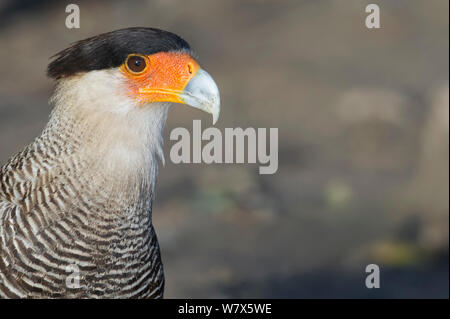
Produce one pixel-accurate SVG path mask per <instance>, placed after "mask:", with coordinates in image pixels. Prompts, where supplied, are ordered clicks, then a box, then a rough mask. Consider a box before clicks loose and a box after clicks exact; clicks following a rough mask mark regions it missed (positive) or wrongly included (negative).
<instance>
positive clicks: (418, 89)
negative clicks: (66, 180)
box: [0, 0, 449, 298]
mask: <svg viewBox="0 0 450 319" xmlns="http://www.w3.org/2000/svg"><path fill="white" fill-rule="evenodd" d="M69 3H71V2H68V1H38V0H35V1H33V0H27V1H25V0H22V1H17V0H0V75H1V76H0V162H1V163H2V164H3V163H5V162H6V161H7V160H8V158H9V157H10V156H12V155H13V154H14V153H16V152H18V151H19V150H21V149H22V148H23V147H24V146H25V145H26V144H28V143H29V142H31V141H32V139H33V138H34V137H35V136H37V135H38V134H39V133H40V131H41V130H42V128H43V127H44V125H45V123H46V121H47V119H48V115H49V112H50V107H49V105H48V103H47V101H48V98H49V96H50V94H51V92H52V89H53V85H54V83H53V82H52V81H51V80H50V79H48V78H46V76H45V71H46V67H47V64H48V63H49V57H50V56H52V55H53V54H55V53H56V52H58V51H60V50H61V49H64V48H66V47H67V46H68V45H69V44H70V43H71V42H74V41H77V40H80V39H83V38H86V37H88V36H92V35H96V34H99V33H103V32H107V31H111V30H114V29H119V28H123V27H130V26H152V27H158V28H162V29H166V30H169V31H172V32H175V33H177V34H179V35H181V36H182V37H184V38H185V39H186V40H187V41H188V42H189V43H190V44H191V46H192V47H193V48H194V50H195V52H196V53H197V55H198V56H199V61H200V63H201V65H202V66H203V67H204V68H205V69H206V70H208V72H209V73H210V74H212V76H213V77H214V79H215V80H216V82H217V84H218V86H219V88H220V90H221V97H222V113H221V118H220V120H219V122H218V127H219V128H220V129H221V130H222V132H224V128H225V127H243V128H246V127H254V128H257V127H278V128H279V169H278V172H277V173H276V174H274V175H259V173H258V165H245V164H242V165H241V164H227V165H226V164H213V165H206V164H182V165H175V164H173V163H171V162H170V160H169V156H168V155H169V150H170V147H171V146H172V145H173V143H174V142H172V141H170V140H169V133H170V131H171V130H172V129H173V128H175V127H180V126H181V127H186V128H188V129H189V130H191V129H192V120H193V119H202V120H203V128H205V127H207V126H209V125H210V123H211V119H210V117H209V116H208V115H206V114H202V113H201V112H200V111H196V110H194V109H192V108H187V107H183V106H181V105H177V106H176V107H173V108H172V109H171V112H170V115H169V119H168V122H167V126H166V129H165V142H166V145H165V153H166V162H167V163H166V166H165V167H161V169H160V173H159V180H158V185H157V198H156V203H155V206H154V210H153V219H154V224H155V228H156V231H157V233H158V236H159V240H160V245H161V249H162V257H163V262H164V265H165V273H166V294H165V295H166V297H168V298H174V297H178V298H213V297H223V298H228V297H235V298H419V297H425V298H429V297H440V298H448V297H449V278H448V275H449V267H448V261H449V259H448V258H449V256H448V251H449V250H448V249H449V247H448V244H449V237H448V232H449V82H448V79H449V73H448V72H449V63H448V62H449V59H448V54H449V2H448V1H446V0H429V1H421V0H414V1H413V0H396V1H388V0H376V1H362V0H361V1H360V0H320V1H299V0H297V1H295V0H291V1H290V0H279V1H268V0H245V1H242V0H239V1H238V0H227V1H215V0H210V1H199V0H194V1H182V0H155V1H81V0H78V1H76V2H75V3H76V4H78V5H79V6H80V10H81V28H80V29H67V28H66V27H65V19H66V16H67V15H68V14H67V13H65V8H66V6H67V5H68V4H69ZM369 3H376V4H378V5H379V6H380V9H381V29H367V28H366V27H365V18H366V16H367V13H365V7H366V5H367V4H369ZM371 263H375V264H377V265H379V266H380V269H381V288H380V289H367V288H366V287H365V278H366V275H367V274H366V273H365V267H366V265H368V264H371Z"/></svg>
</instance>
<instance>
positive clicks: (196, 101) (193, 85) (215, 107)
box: [179, 69, 220, 125]
mask: <svg viewBox="0 0 450 319" xmlns="http://www.w3.org/2000/svg"><path fill="white" fill-rule="evenodd" d="M179 97H180V99H181V100H182V101H183V103H185V104H187V105H190V106H192V107H195V108H197V109H200V110H202V111H205V112H207V113H210V114H212V117H213V125H214V124H216V122H217V120H218V119H219V114H220V95H219V89H218V88H217V85H216V82H214V80H213V78H212V77H211V76H210V75H209V74H208V72H206V71H205V70H203V69H199V70H198V71H197V73H196V74H195V75H194V77H193V78H192V79H191V80H190V81H189V82H188V84H187V85H186V87H185V88H184V90H183V91H182V92H181V93H180V94H179Z"/></svg>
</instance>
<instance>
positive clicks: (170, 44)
mask: <svg viewBox="0 0 450 319" xmlns="http://www.w3.org/2000/svg"><path fill="white" fill-rule="evenodd" d="M169 51H186V52H188V53H190V46H189V44H188V43H187V42H186V41H185V40H183V39H182V38H181V37H179V36H178V35H176V34H173V33H171V32H167V31H163V30H159V29H155V28H140V27H135V28H127V29H120V30H116V31H112V32H108V33H103V34H100V35H97V36H94V37H91V38H88V39H85V40H81V41H78V42H75V43H74V44H73V45H72V46H71V47H69V48H67V49H65V50H63V51H61V52H59V53H57V54H56V55H54V56H53V57H55V60H53V62H51V63H50V64H49V65H48V68H47V75H48V76H49V77H51V78H54V79H60V78H62V77H66V76H70V75H74V74H76V73H79V72H88V71H92V70H103V69H110V68H115V67H118V66H120V65H121V64H123V63H124V62H125V59H126V58H127V56H128V55H129V54H131V53H137V54H145V55H150V54H153V53H157V52H169Z"/></svg>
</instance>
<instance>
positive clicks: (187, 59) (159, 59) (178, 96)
mask: <svg viewBox="0 0 450 319" xmlns="http://www.w3.org/2000/svg"><path fill="white" fill-rule="evenodd" d="M47 74H48V75H49V76H50V77H52V78H55V79H57V80H63V81H64V80H69V82H70V80H73V79H76V81H77V83H78V84H79V85H77V89H78V91H82V92H83V95H84V99H85V100H86V101H87V102H85V103H84V104H89V103H91V102H93V101H94V102H95V100H100V99H102V100H108V101H110V102H112V103H108V105H107V107H108V108H110V109H109V110H110V111H113V112H114V111H117V112H119V111H122V112H123V110H124V109H125V110H126V111H129V110H130V109H133V108H134V109H142V108H149V107H151V106H152V104H154V103H166V102H169V103H182V104H187V105H190V106H192V107H195V108H198V109H200V110H203V111H206V112H208V113H211V114H212V116H213V123H214V124H215V123H216V121H217V119H218V117H219V113H220V96H219V90H218V88H217V85H216V83H215V82H214V80H213V79H212V77H211V76H210V75H209V74H208V73H207V72H206V71H205V70H203V69H202V68H201V67H200V65H199V63H198V62H197V61H196V59H195V58H193V56H192V51H191V49H190V46H189V44H188V43H187V42H186V41H185V40H183V39H182V38H181V37H179V36H177V35H175V34H173V33H170V32H167V31H163V30H159V29H154V28H127V29H121V30H117V31H113V32H109V33H105V34H101V35H98V36H95V37H92V38H88V39H85V40H82V41H79V42H76V43H75V44H73V45H72V46H71V47H69V48H67V49H65V50H63V51H61V52H60V53H58V54H57V55H56V58H55V60H54V61H53V62H52V63H50V65H49V66H48V70H47ZM80 83H81V84H80ZM66 87H67V86H66ZM72 95H74V94H72ZM93 104H96V103H93ZM114 108H115V109H114Z"/></svg>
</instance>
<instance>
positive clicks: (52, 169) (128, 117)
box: [0, 86, 169, 213]
mask: <svg viewBox="0 0 450 319" xmlns="http://www.w3.org/2000/svg"><path fill="white" fill-rule="evenodd" d="M72 87H74V86H72ZM57 92H58V91H57ZM68 97H70V98H68ZM107 102H109V103H112V101H107ZM53 103H54V104H55V107H54V109H53V112H52V114H51V116H50V120H49V122H48V124H47V126H46V128H45V129H44V131H43V133H42V135H41V136H40V137H38V138H37V139H36V140H35V141H34V143H32V144H31V145H29V146H28V147H27V149H26V150H25V151H24V152H23V153H26V156H17V159H16V161H17V163H15V164H14V163H13V165H14V166H16V167H18V166H21V167H24V168H25V167H28V166H29V165H28V164H32V165H33V173H32V174H31V175H29V174H26V172H25V175H27V177H28V179H31V183H30V185H32V187H33V188H35V189H42V188H45V187H47V186H46V185H45V184H49V185H50V184H52V183H53V185H54V184H55V183H61V184H64V183H65V180H66V179H68V180H70V181H71V184H72V185H73V187H74V188H75V191H76V192H79V193H82V194H97V195H98V196H99V197H98V198H97V200H99V199H102V201H103V202H104V203H102V205H104V206H105V205H106V206H111V205H112V202H114V203H115V204H116V205H117V203H120V205H118V206H116V207H115V209H114V210H115V211H117V212H118V213H120V211H123V210H128V211H129V209H130V207H131V206H136V205H137V206H142V205H144V206H147V207H151V202H152V198H153V194H154V189H155V182H156V176H157V173H158V159H161V160H162V161H163V162H164V157H163V151H162V144H163V142H162V130H163V126H164V124H165V120H166V117H167V112H168V108H169V104H151V105H147V106H145V107H142V108H135V109H133V110H132V111H129V112H126V113H113V112H108V111H105V110H106V109H107V106H106V105H104V103H105V102H104V101H103V102H102V100H101V99H94V100H90V102H88V101H87V100H86V99H85V98H83V97H81V96H80V94H79V92H77V91H76V90H75V92H74V90H73V89H72V90H65V95H62V94H61V93H57V94H56V97H53ZM87 103H88V105H87ZM23 153H22V155H23ZM44 153H45V154H44ZM19 155H20V154H19ZM18 161H21V163H18ZM13 162H14V160H13ZM10 164H11V163H10ZM7 166H8V165H6V166H5V167H4V168H3V169H2V171H1V172H0V175H3V178H4V177H5V175H8V174H9V173H8V167H7ZM0 177H2V176H0ZM49 181H51V182H49ZM11 187H12V188H18V187H15V186H14V185H11ZM49 187H50V186H49ZM11 191H12V190H11ZM14 191H15V192H16V193H17V190H14ZM0 192H1V190H0ZM32 192H33V190H28V194H29V193H32ZM0 197H1V194H0ZM11 201H17V202H16V203H15V204H20V205H21V206H23V207H24V208H31V207H32V206H33V205H34V204H35V200H31V199H30V198H29V197H27V196H26V194H24V195H23V196H18V197H17V198H16V197H14V198H12V199H11ZM108 202H111V203H108Z"/></svg>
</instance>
